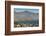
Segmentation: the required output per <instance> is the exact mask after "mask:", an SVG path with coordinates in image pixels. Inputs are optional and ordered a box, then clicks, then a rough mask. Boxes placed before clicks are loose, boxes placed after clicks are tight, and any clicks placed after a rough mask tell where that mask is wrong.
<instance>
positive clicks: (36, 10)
mask: <svg viewBox="0 0 46 36" xmlns="http://www.w3.org/2000/svg"><path fill="white" fill-rule="evenodd" d="M24 11H29V12H30V11H31V12H33V13H39V9H28V8H14V12H24Z"/></svg>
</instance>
